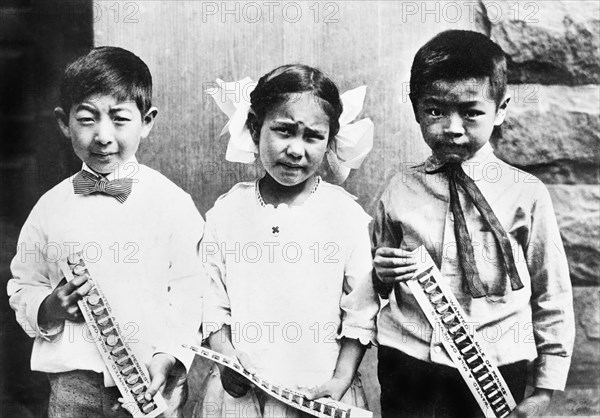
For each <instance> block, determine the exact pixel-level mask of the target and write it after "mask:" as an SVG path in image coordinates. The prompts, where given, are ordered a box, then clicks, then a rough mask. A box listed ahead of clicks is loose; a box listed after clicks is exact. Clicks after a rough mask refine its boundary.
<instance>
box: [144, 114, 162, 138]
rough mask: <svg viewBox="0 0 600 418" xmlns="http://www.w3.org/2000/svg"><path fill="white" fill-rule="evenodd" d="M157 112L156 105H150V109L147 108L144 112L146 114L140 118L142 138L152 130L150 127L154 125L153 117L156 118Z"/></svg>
mask: <svg viewBox="0 0 600 418" xmlns="http://www.w3.org/2000/svg"><path fill="white" fill-rule="evenodd" d="M157 114H158V109H157V108H156V107H154V106H152V107H151V108H150V110H148V111H147V112H146V114H145V115H144V116H143V118H142V134H141V137H142V139H145V138H147V137H148V135H150V131H151V130H152V127H153V126H154V119H156V115H157Z"/></svg>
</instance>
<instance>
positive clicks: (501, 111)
mask: <svg viewBox="0 0 600 418" xmlns="http://www.w3.org/2000/svg"><path fill="white" fill-rule="evenodd" d="M508 102H510V96H509V95H508V94H507V95H506V96H504V98H503V99H502V102H501V103H500V106H498V110H497V111H496V119H494V126H500V125H502V122H504V118H506V109H507V108H508Z"/></svg>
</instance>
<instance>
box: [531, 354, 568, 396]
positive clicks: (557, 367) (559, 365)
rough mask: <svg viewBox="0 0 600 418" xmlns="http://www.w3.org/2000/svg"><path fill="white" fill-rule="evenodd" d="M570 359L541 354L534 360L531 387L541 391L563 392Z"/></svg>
mask: <svg viewBox="0 0 600 418" xmlns="http://www.w3.org/2000/svg"><path fill="white" fill-rule="evenodd" d="M570 365H571V357H570V356H569V357H561V356H556V355H550V354H541V355H540V356H538V358H537V359H536V360H535V374H534V382H533V386H534V387H538V388H543V389H552V390H565V385H566V383H567V375H568V374H569V367H570Z"/></svg>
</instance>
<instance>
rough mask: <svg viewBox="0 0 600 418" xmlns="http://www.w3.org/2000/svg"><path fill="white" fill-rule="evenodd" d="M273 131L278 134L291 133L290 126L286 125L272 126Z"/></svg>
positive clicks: (287, 134) (285, 134) (286, 134)
mask: <svg viewBox="0 0 600 418" xmlns="http://www.w3.org/2000/svg"><path fill="white" fill-rule="evenodd" d="M273 131H275V132H277V133H278V134H280V135H283V136H290V135H291V134H292V130H291V129H290V128H286V127H282V126H278V127H275V128H273Z"/></svg>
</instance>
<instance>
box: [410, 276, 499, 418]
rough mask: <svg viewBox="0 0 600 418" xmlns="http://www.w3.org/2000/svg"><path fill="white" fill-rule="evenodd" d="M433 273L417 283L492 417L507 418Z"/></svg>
mask: <svg viewBox="0 0 600 418" xmlns="http://www.w3.org/2000/svg"><path fill="white" fill-rule="evenodd" d="M432 270H433V268H430V269H428V270H426V271H424V272H423V273H421V274H419V275H418V276H417V277H416V280H417V282H418V283H419V284H420V285H421V288H422V289H423V291H424V292H425V294H426V295H427V298H428V299H429V302H430V303H431V305H432V306H433V308H434V309H435V311H436V313H437V314H438V315H440V317H441V319H442V323H443V324H444V326H445V327H446V330H447V331H448V334H450V336H451V337H452V342H453V343H454V345H455V346H456V348H457V349H458V351H459V352H460V354H461V356H462V357H463V358H464V359H465V361H466V362H467V365H468V366H469V369H470V370H471V374H472V375H473V376H474V377H475V379H476V381H477V384H478V385H479V387H480V388H481V390H482V392H483V394H484V395H485V397H486V398H487V400H488V402H489V403H490V405H491V406H492V410H493V412H494V414H495V415H496V416H497V417H499V418H503V417H505V416H507V415H508V414H510V408H509V406H508V403H507V402H506V400H505V399H504V396H503V395H502V391H501V390H500V388H499V387H498V385H497V384H496V382H495V380H494V378H493V375H492V373H491V370H490V369H489V368H488V367H487V366H486V365H485V362H484V361H483V359H482V358H481V355H480V354H479V351H478V350H477V348H476V346H475V342H474V341H473V339H472V338H471V336H470V335H469V333H468V332H467V330H466V329H465V327H464V326H463V324H462V323H461V321H460V320H459V317H458V316H457V314H456V312H455V311H454V310H453V308H452V306H451V305H450V303H449V302H448V299H446V297H445V296H444V295H443V293H442V291H441V289H440V288H439V286H438V285H437V283H436V281H435V279H434V278H433V276H432V275H431V274H430V273H431V271H432Z"/></svg>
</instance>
